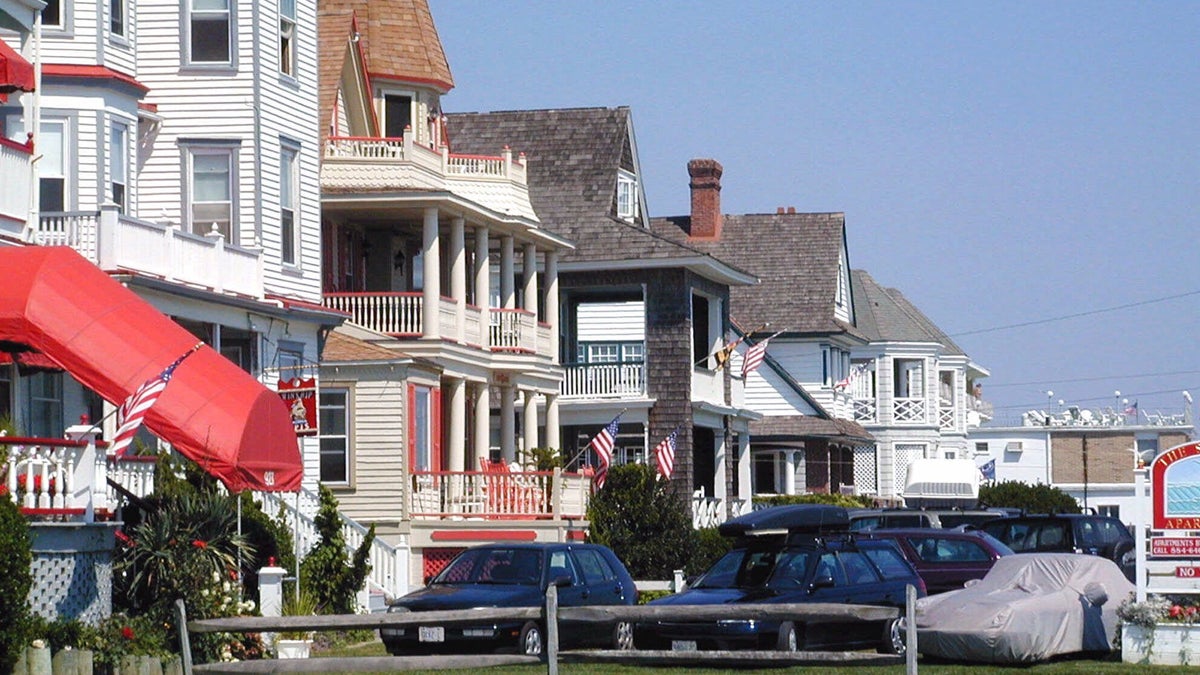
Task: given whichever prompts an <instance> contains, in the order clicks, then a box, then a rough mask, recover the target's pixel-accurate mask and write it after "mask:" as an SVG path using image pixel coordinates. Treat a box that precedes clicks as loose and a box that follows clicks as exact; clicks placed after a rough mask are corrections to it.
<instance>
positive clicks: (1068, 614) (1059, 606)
mask: <svg viewBox="0 0 1200 675" xmlns="http://www.w3.org/2000/svg"><path fill="white" fill-rule="evenodd" d="M1133 591H1134V586H1133V584H1131V583H1129V580H1128V579H1126V578H1125V575H1124V574H1122V572H1121V569H1120V568H1119V567H1117V565H1116V564H1115V563H1113V562H1112V561H1111V560H1106V559H1104V558H1100V557H1097V556H1089V555H1079V554H1074V553H1027V554H1016V555H1010V556H1004V557H1002V558H1000V559H999V560H997V561H996V562H995V564H994V565H992V569H991V571H989V572H988V573H987V575H986V576H984V577H983V578H982V579H980V580H979V581H978V582H975V583H972V584H970V585H969V586H967V587H966V588H963V589H961V590H957V591H950V592H949V593H942V594H940V595H934V596H930V597H927V598H922V599H920V600H918V601H917V607H916V621H917V645H918V651H920V653H921V654H924V655H926V656H933V657H938V658H945V659H953V660H958V661H974V662H982V663H1032V662H1036V661H1043V660H1045V659H1048V658H1050V657H1053V656H1058V655H1061V654H1074V653H1078V652H1107V651H1109V650H1110V649H1111V645H1112V641H1113V636H1114V634H1115V633H1116V629H1117V625H1118V620H1117V606H1118V605H1120V604H1121V601H1122V600H1124V599H1125V598H1127V597H1129V594H1130V593H1133Z"/></svg>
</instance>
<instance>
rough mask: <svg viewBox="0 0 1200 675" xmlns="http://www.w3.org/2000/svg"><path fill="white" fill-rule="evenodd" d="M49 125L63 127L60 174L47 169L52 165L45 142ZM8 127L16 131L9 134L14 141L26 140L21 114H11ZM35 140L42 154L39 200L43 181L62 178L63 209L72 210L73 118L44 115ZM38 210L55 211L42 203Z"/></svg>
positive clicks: (21, 141)
mask: <svg viewBox="0 0 1200 675" xmlns="http://www.w3.org/2000/svg"><path fill="white" fill-rule="evenodd" d="M48 126H58V127H61V129H62V155H61V157H60V158H59V159H60V162H61V164H60V166H61V173H60V174H54V175H52V174H50V173H49V172H48V171H47V168H48V167H49V166H50V162H49V161H47V154H46V153H47V151H48V150H49V148H48V147H47V144H46V143H45V142H44V140H43V139H45V138H46V135H47V132H46V128H47V127H48ZM8 128H9V129H11V130H13V131H14V133H10V134H9V138H10V139H12V140H14V141H18V142H20V143H24V142H25V134H26V132H25V128H26V126H25V123H24V121H23V119H22V117H21V116H20V115H11V116H9V118H8ZM33 142H34V147H36V148H37V150H38V153H39V154H41V155H42V159H41V160H40V161H39V162H38V195H39V201H40V195H41V194H42V192H43V190H42V187H41V183H42V182H43V181H45V180H49V179H53V180H61V181H62V185H63V188H62V192H63V203H62V209H61V210H62V211H70V210H71V208H72V205H73V201H72V197H74V185H73V181H72V180H71V176H72V174H71V172H70V171H68V167H71V166H73V163H72V158H71V148H72V147H73V145H74V143H73V142H72V139H71V119H70V118H69V117H52V116H49V115H43V117H42V121H41V125H40V128H39V129H38V133H36V134H34V137H33ZM38 210H39V211H43V212H47V213H52V212H54V211H53V210H52V209H42V208H41V205H40V203H39V205H38Z"/></svg>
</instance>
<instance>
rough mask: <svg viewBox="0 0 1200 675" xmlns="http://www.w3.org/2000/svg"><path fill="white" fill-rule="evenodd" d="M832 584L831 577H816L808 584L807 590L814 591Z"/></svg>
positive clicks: (829, 586)
mask: <svg viewBox="0 0 1200 675" xmlns="http://www.w3.org/2000/svg"><path fill="white" fill-rule="evenodd" d="M833 585H834V584H833V577H830V576H824V577H817V578H816V579H813V581H812V583H811V584H809V585H808V590H809V591H815V590H817V589H818V588H833Z"/></svg>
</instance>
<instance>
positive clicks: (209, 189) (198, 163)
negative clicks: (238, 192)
mask: <svg viewBox="0 0 1200 675" xmlns="http://www.w3.org/2000/svg"><path fill="white" fill-rule="evenodd" d="M235 156H236V155H235V150H234V149H233V148H212V147H189V148H187V170H188V180H189V190H188V192H187V195H186V197H185V198H186V199H188V200H189V202H190V203H188V204H187V205H186V207H185V208H184V213H185V214H187V217H188V226H189V229H190V230H191V231H192V232H193V233H195V234H207V233H208V232H210V231H212V230H214V229H215V230H216V231H217V232H220V233H221V234H222V235H224V237H225V240H226V241H228V242H231V243H236V242H234V240H233V233H234V220H233V214H234V203H233V185H234V157H235Z"/></svg>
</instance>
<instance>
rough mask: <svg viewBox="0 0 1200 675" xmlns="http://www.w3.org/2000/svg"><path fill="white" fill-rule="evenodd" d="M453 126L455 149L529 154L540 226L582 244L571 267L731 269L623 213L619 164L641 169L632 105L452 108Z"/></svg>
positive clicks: (568, 258) (531, 185) (449, 120)
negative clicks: (683, 263) (690, 264)
mask: <svg viewBox="0 0 1200 675" xmlns="http://www.w3.org/2000/svg"><path fill="white" fill-rule="evenodd" d="M447 128H448V129H449V136H450V147H451V150H453V151H454V152H456V153H466V154H489V153H494V152H495V151H496V148H499V147H503V146H505V145H507V146H509V147H510V148H512V149H513V151H514V152H522V153H524V154H525V158H526V162H527V172H528V174H527V175H528V183H529V199H530V201H531V202H532V203H533V208H534V210H535V211H536V212H537V214H538V219H539V221H540V223H541V227H543V228H544V229H546V230H549V231H551V232H553V233H554V234H557V235H559V236H561V237H564V238H566V239H568V240H571V241H572V242H574V243H575V245H576V249H575V250H574V251H572V252H570V253H568V254H566V255H565V256H564V257H563V261H562V262H563V264H564V266H569V265H570V264H571V263H594V262H607V261H613V260H643V261H652V260H673V259H697V258H703V259H707V260H709V261H710V262H712V263H713V264H718V265H720V266H723V267H728V265H727V262H724V261H720V260H716V259H715V258H713V256H711V255H709V254H708V253H707V252H705V251H701V250H700V249H698V248H696V247H693V246H689V245H687V244H686V243H685V242H680V241H672V240H670V239H667V238H665V237H663V236H661V235H659V234H657V233H655V232H653V231H651V230H648V229H646V228H644V227H641V226H640V225H638V224H631V223H628V222H626V221H624V220H621V219H620V218H617V216H616V208H617V207H616V199H617V174H618V170H619V169H625V170H626V171H630V172H633V173H635V174H636V172H637V166H636V152H635V149H634V140H633V122H632V119H631V116H630V111H629V108H628V107H625V106H621V107H616V108H565V109H548V110H509V111H501V112H486V113H453V114H449V115H447ZM644 207H645V205H644V204H643V208H644ZM733 271H734V272H736V273H737V274H738V275H742V276H746V277H748V276H749V275H747V274H746V272H744V271H743V270H740V269H736V270H733ZM742 283H745V282H744V281H743V282H742Z"/></svg>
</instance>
